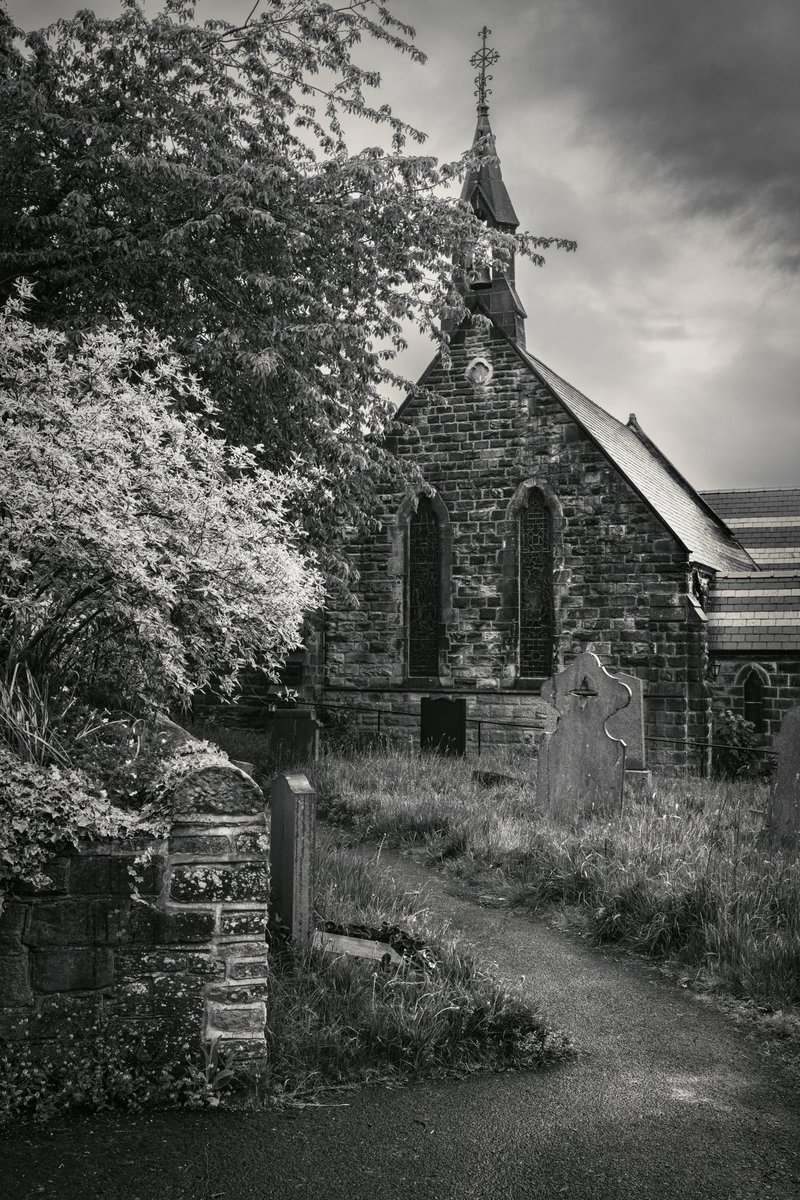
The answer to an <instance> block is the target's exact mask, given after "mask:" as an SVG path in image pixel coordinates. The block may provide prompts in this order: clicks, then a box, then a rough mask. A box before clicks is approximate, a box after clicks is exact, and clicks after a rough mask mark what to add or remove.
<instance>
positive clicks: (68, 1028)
mask: <svg viewBox="0 0 800 1200" xmlns="http://www.w3.org/2000/svg"><path fill="white" fill-rule="evenodd" d="M144 849H149V851H150V853H151V856H152V857H151V859H150V862H149V863H148V864H147V865H146V867H145V868H144V871H143V878H142V880H141V882H140V883H139V891H140V893H141V897H142V900H141V901H137V900H135V899H133V897H132V880H131V876H130V873H129V867H131V866H132V865H133V861H134V857H135V855H136V854H137V853H138V852H140V851H141V850H144ZM268 855H269V846H268V836H267V825H266V818H265V814H264V798H263V796H262V794H261V791H260V789H259V788H258V787H257V786H256V784H255V783H253V781H252V780H251V779H250V778H249V777H248V776H247V775H245V774H244V772H243V771H240V770H239V769H238V768H236V767H234V766H230V767H213V768H204V769H201V770H199V771H197V772H196V773H195V774H193V775H191V776H189V777H187V778H186V779H185V780H184V781H183V783H182V784H181V785H180V788H179V789H178V790H177V792H176V796H175V804H174V813H173V823H172V828H171V831H170V835H169V838H168V839H165V840H164V841H152V840H147V839H144V840H140V841H135V842H134V841H129V842H119V841H110V840H104V841H97V842H87V843H86V844H85V845H82V846H81V848H80V850H79V851H77V852H72V853H69V854H64V855H61V856H60V857H58V858H57V859H55V861H54V862H53V863H52V864H51V865H50V866H49V868H48V869H47V875H48V877H49V883H48V885H47V887H46V888H43V889H41V890H38V891H34V890H32V889H25V890H20V892H19V894H17V895H15V896H14V897H12V898H11V899H10V900H9V901H8V903H7V904H6V907H5V909H4V911H3V913H2V916H0V1037H3V1038H6V1039H9V1040H15V1039H31V1040H32V1041H34V1042H42V1041H56V1040H58V1039H64V1038H65V1037H67V1036H69V1034H75V1035H76V1036H77V1037H80V1036H87V1034H88V1033H89V1031H91V1029H92V1028H93V1027H97V1026H99V1025H104V1026H107V1027H108V1026H111V1027H115V1028H122V1029H125V1030H129V1031H130V1032H131V1033H136V1034H142V1035H144V1036H145V1037H146V1038H147V1039H150V1038H153V1039H155V1041H156V1044H158V1045H159V1046H168V1045H170V1044H181V1043H184V1042H187V1041H188V1042H189V1044H190V1045H196V1046H197V1047H198V1048H199V1047H200V1045H201V1044H206V1045H208V1044H210V1043H213V1042H214V1041H215V1040H216V1039H218V1038H219V1039H221V1045H222V1046H223V1047H225V1048H227V1049H233V1048H236V1050H237V1051H238V1053H239V1057H240V1058H241V1057H243V1056H244V1057H247V1058H249V1059H259V1058H262V1057H264V1055H265V1053H266V1047H265V1039H264V1024H265V1019H266V1007H265V996H266V989H267V948H266V943H265V929H266V923H267V902H268V897H269V859H268Z"/></svg>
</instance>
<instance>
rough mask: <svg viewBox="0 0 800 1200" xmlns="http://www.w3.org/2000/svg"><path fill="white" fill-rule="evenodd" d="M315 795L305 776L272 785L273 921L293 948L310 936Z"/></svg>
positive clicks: (285, 778) (287, 777)
mask: <svg viewBox="0 0 800 1200" xmlns="http://www.w3.org/2000/svg"><path fill="white" fill-rule="evenodd" d="M316 800H317V795H316V792H315V791H314V789H313V788H312V786H311V784H310V783H309V782H308V780H307V779H306V777H305V775H279V776H278V777H277V779H275V780H273V783H272V795H271V803H270V808H271V812H272V828H271V838H270V855H271V879H272V892H271V896H270V907H271V912H272V918H273V920H276V921H277V922H278V923H279V924H281V925H284V926H285V927H286V928H287V929H288V930H289V933H290V936H291V938H292V941H293V942H294V943H295V945H298V946H299V945H305V944H306V943H307V942H308V941H309V940H310V938H311V936H312V934H313V932H314V836H315V828H316Z"/></svg>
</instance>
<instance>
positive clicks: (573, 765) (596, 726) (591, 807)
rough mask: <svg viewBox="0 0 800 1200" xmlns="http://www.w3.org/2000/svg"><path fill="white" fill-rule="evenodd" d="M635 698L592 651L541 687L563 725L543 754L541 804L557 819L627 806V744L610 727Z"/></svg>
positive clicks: (539, 786)
mask: <svg viewBox="0 0 800 1200" xmlns="http://www.w3.org/2000/svg"><path fill="white" fill-rule="evenodd" d="M630 695H631V693H630V688H629V687H628V686H627V685H626V684H624V683H620V682H619V679H617V678H615V677H614V676H613V675H609V673H608V671H606V669H605V668H604V667H603V666H602V664H601V662H600V659H599V658H598V657H597V655H596V654H591V653H590V652H588V651H587V652H586V653H584V654H579V655H578V656H577V657H576V658H575V659H573V661H572V662H571V663H570V664H569V666H568V667H565V668H564V670H563V671H560V672H559V674H558V675H554V676H553V678H552V679H550V680H548V682H547V683H546V684H545V685H544V687H543V688H542V699H543V700H546V701H547V702H548V703H549V704H552V706H553V707H554V708H555V710H556V712H557V713H558V723H557V725H556V727H555V730H554V731H553V733H551V734H549V735H547V736H546V737H545V739H544V741H543V742H542V745H541V748H540V750H539V770H538V779H537V799H538V801H539V803H540V804H541V805H542V806H543V807H544V808H545V809H546V810H547V811H548V812H550V813H551V814H552V815H553V816H555V817H557V818H560V819H562V820H567V821H568V820H571V819H573V818H574V817H576V816H578V815H580V814H588V813H590V812H592V811H595V812H613V811H614V810H615V809H620V808H621V807H622V788H623V783H624V779H625V745H624V743H623V742H621V741H619V740H618V739H617V738H613V737H611V736H610V735H609V733H608V731H607V729H606V722H607V721H608V718H609V717H610V716H611V715H612V714H613V713H616V712H618V711H619V710H620V709H621V708H624V707H625V706H626V705H627V704H629V703H630Z"/></svg>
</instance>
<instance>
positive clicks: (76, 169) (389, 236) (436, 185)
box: [0, 0, 568, 566]
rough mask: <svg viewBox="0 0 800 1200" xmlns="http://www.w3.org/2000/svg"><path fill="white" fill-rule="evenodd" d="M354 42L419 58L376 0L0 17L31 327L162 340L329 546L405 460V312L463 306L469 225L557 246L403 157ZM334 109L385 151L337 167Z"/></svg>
mask: <svg viewBox="0 0 800 1200" xmlns="http://www.w3.org/2000/svg"><path fill="white" fill-rule="evenodd" d="M362 37H363V38H372V39H377V41H379V42H382V43H385V44H388V45H389V46H391V47H394V48H395V49H396V50H397V51H398V52H401V53H405V54H408V55H409V56H410V57H412V58H414V59H418V60H419V59H422V58H423V56H422V55H421V53H420V51H419V50H418V49H416V48H415V47H414V45H413V42H412V41H411V38H412V37H413V30H411V29H410V28H409V27H408V26H406V25H404V24H403V23H402V22H401V21H399V20H398V19H396V18H395V17H394V16H392V14H391V12H390V11H389V9H388V8H387V7H386V5H385V4H383V3H381V2H380V0H344V2H343V3H341V4H339V5H335V4H330V3H321V2H320V0H256V3H255V5H254V8H253V11H252V12H251V13H250V15H249V17H248V18H247V19H246V20H245V21H244V22H243V23H241V24H238V25H234V24H232V23H230V22H227V21H223V20H214V21H207V22H205V23H204V24H200V23H198V22H197V21H196V19H195V12H194V5H193V3H191V2H190V0H166V3H165V7H164V9H163V11H162V12H161V13H159V14H158V15H157V16H155V17H154V18H153V19H148V18H147V17H146V16H145V14H144V13H143V11H142V9H141V8H140V7H139V5H138V4H136V3H135V0H122V12H121V15H120V16H119V17H117V18H116V19H113V20H104V19H101V18H98V17H96V16H95V15H94V14H92V13H90V12H86V11H83V12H79V13H78V14H77V15H76V16H75V17H74V18H73V19H71V20H66V21H59V22H58V23H57V24H56V25H55V26H53V27H52V28H51V29H50V30H47V31H40V32H36V33H31V34H29V35H27V37H25V38H24V44H23V41H22V40H21V39H22V38H23V35H22V34H21V33H20V31H19V30H17V29H16V28H15V27H14V26H13V24H12V23H11V22H10V20H9V18H8V17H7V16H3V14H2V13H0V38H1V39H2V74H1V75H0V114H1V115H0V180H2V182H1V183H0V288H2V287H5V288H6V289H7V290H9V289H10V288H11V287H12V284H13V280H14V279H15V278H17V277H19V276H25V277H28V278H30V279H32V280H33V281H34V283H35V286H36V295H37V302H36V306H35V309H34V317H35V319H41V320H48V321H50V322H51V323H56V322H58V323H60V324H61V325H62V326H67V327H69V326H75V325H80V324H81V323H91V322H93V321H94V320H95V319H96V318H97V317H98V316H104V317H106V318H110V317H113V315H114V314H115V313H116V311H117V305H118V303H119V302H120V301H122V302H124V303H125V305H126V306H127V308H128V310H129V311H130V313H131V315H132V316H133V318H134V319H135V320H136V321H137V322H138V323H139V324H140V325H142V326H144V327H154V328H156V329H157V330H159V332H161V333H162V334H168V335H169V336H170V338H171V339H172V341H173V344H174V346H175V349H176V351H177V352H178V353H179V354H181V355H183V356H185V357H187V358H188V359H189V360H190V361H191V363H192V364H193V367H194V369H195V370H196V371H197V372H198V374H199V375H200V376H201V378H202V380H203V381H204V384H205V385H206V386H207V388H208V389H209V391H210V394H211V396H212V398H213V399H214V401H215V402H216V403H217V404H218V405H219V407H220V410H221V414H222V415H221V419H222V420H223V421H224V423H225V427H226V430H227V431H228V433H229V434H230V435H231V436H232V437H233V438H234V440H235V441H237V442H240V441H244V442H246V443H248V444H250V445H256V444H258V443H261V444H263V446H264V450H263V451H262V452H260V455H259V457H260V461H261V462H262V463H263V464H264V465H266V466H269V467H271V468H273V469H284V468H289V469H291V470H292V471H295V472H299V473H302V474H303V476H304V477H305V479H306V480H307V481H308V482H309V483H310V485H311V487H310V488H309V489H308V490H307V491H306V492H305V493H304V497H305V498H304V502H303V505H302V509H301V511H302V515H303V521H304V524H305V527H306V528H307V529H308V530H309V532H310V533H311V535H312V538H313V539H314V541H315V543H316V544H317V545H318V546H320V547H327V548H330V547H331V544H332V542H331V539H332V538H334V537H335V533H336V530H337V529H340V528H342V527H344V526H347V525H356V526H358V525H361V524H363V523H364V522H369V520H370V513H371V512H372V511H373V509H374V505H373V504H372V496H373V493H374V489H375V487H376V485H377V484H378V483H379V482H381V481H383V482H384V483H385V482H391V481H392V480H393V479H395V478H396V477H395V472H397V471H399V470H400V469H401V468H399V467H398V466H397V464H396V463H395V462H394V460H393V459H392V457H391V455H390V454H389V453H388V452H387V450H386V449H385V445H384V441H383V439H384V436H385V434H386V432H387V431H388V430H389V429H390V427H391V423H392V419H393V411H394V410H393V406H392V405H391V403H390V402H389V401H388V400H387V399H386V398H385V395H384V394H383V393H382V391H381V388H382V385H384V384H385V383H386V382H387V381H388V380H391V379H395V376H394V374H393V369H392V359H393V357H394V356H395V354H396V353H397V352H398V351H399V350H401V349H402V348H403V347H404V345H405V342H404V329H407V328H408V326H409V323H410V324H412V325H415V326H417V327H419V328H421V329H423V330H428V331H435V330H436V328H437V327H438V322H439V319H440V317H441V314H442V311H443V309H444V308H446V307H447V306H450V307H451V308H452V310H453V311H454V312H458V311H460V310H461V305H462V299H461V296H460V294H459V292H458V290H457V288H455V287H454V284H453V262H454V261H455V262H466V261H467V259H468V254H469V248H470V247H474V246H475V245H476V244H477V242H478V237H479V235H482V239H481V243H480V244H481V245H482V246H483V247H484V253H485V254H486V255H487V256H491V257H492V258H493V259H495V260H499V259H500V258H502V256H503V255H507V254H508V253H509V251H510V249H511V248H512V246H513V247H514V249H515V250H516V251H517V252H522V253H523V254H527V255H528V256H529V257H530V258H532V259H533V260H534V261H537V262H538V261H541V259H540V257H539V254H538V250H539V249H541V248H542V247H544V246H546V245H548V244H550V242H551V241H552V239H542V238H534V237H530V236H527V235H525V236H522V237H519V238H511V237H509V236H508V235H503V234H499V233H494V232H491V231H489V232H487V231H486V229H485V227H484V226H482V225H481V224H480V223H479V222H478V221H477V219H476V218H475V217H474V215H473V214H472V212H471V211H470V210H469V208H468V206H466V205H464V204H462V203H461V202H459V201H458V200H457V199H454V198H452V197H450V198H448V197H446V196H444V195H443V194H442V185H444V184H447V183H449V182H450V181H451V180H452V178H453V176H454V174H456V173H457V170H458V168H456V167H453V166H438V165H437V164H436V162H435V160H433V159H431V158H426V157H421V156H418V155H411V154H408V153H406V151H405V145H406V142H407V140H408V139H411V140H412V141H420V140H421V135H420V134H418V133H417V132H416V131H414V130H412V129H410V128H409V127H408V126H406V125H404V124H403V123H402V122H401V121H399V120H398V119H397V118H396V117H395V116H394V115H393V114H392V113H391V112H390V110H389V109H388V107H386V106H382V107H376V106H375V105H371V104H370V103H369V102H368V100H367V94H368V92H369V90H370V89H372V88H374V87H376V86H377V85H378V84H379V77H378V75H377V74H376V73H375V72H374V71H371V70H369V69H366V68H362V67H360V66H359V65H358V63H357V61H356V58H355V57H354V52H355V50H356V47H357V46H358V43H359V42H360V40H361V39H362ZM345 118H346V119H348V120H350V119H368V120H371V121H373V122H378V123H381V124H382V125H383V126H385V127H386V129H387V130H388V131H389V132H390V133H391V140H392V147H393V149H392V152H391V153H388V152H384V151H382V150H381V149H378V148H370V149H366V150H363V151H362V152H361V153H359V154H355V155H351V154H349V152H348V150H347V147H346V144H345V137H344V130H343V125H342V121H343V120H344V119H345ZM559 244H560V245H568V243H564V242H560V243H559ZM403 469H408V468H403ZM335 557H336V556H335V554H334V555H333V556H329V557H328V565H329V566H331V564H332V562H333V561H334V560H335Z"/></svg>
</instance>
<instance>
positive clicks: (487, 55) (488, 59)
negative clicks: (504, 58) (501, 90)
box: [469, 25, 500, 108]
mask: <svg viewBox="0 0 800 1200" xmlns="http://www.w3.org/2000/svg"><path fill="white" fill-rule="evenodd" d="M491 32H492V31H491V29H487V28H486V26H485V25H484V27H483V29H481V30H480V32H479V33H478V37H479V38H481V39H482V42H483V44H482V46H481V48H480V50H476V51H475V53H474V54H473V56H472V58H471V59H470V60H469V61H470V64H471V65H472V66H473V67H477V69H478V74H477V75H476V76H475V95H476V96H477V97H478V108H488V107H489V106H488V104H487V102H486V97H487V96H491V94H492V89H491V88H490V87H488V86H487V85H488V84H489V82H490V81H491V78H492V76H491V75H488V74H487V68H488V67H493V66H494V64H495V63H496V62H497V60H498V59H499V58H500V55H499V54H498V53H497V51H496V50H492V49H491V47H489V46H487V45H486V39H487V37H488V36H489V34H490V33H491Z"/></svg>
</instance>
